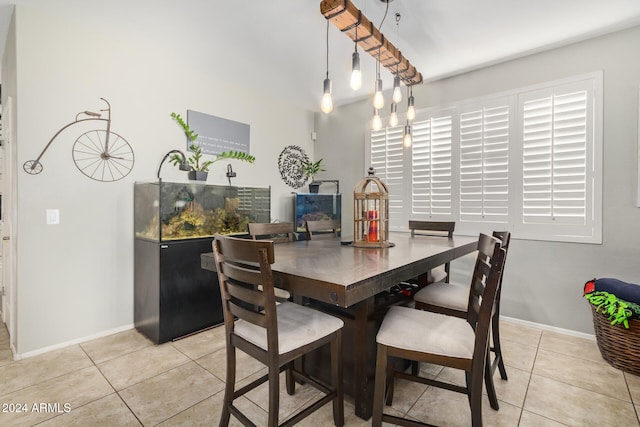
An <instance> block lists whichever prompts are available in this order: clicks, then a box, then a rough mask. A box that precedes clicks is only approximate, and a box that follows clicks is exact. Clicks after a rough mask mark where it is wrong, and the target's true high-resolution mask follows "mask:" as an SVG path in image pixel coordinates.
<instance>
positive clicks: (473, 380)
mask: <svg viewBox="0 0 640 427" xmlns="http://www.w3.org/2000/svg"><path fill="white" fill-rule="evenodd" d="M482 374H483V373H482V372H474V373H473V374H472V375H470V378H469V380H470V381H469V386H470V389H469V390H468V391H469V406H470V407H471V426H472V427H482V383H483V380H482V377H483V375H482Z"/></svg>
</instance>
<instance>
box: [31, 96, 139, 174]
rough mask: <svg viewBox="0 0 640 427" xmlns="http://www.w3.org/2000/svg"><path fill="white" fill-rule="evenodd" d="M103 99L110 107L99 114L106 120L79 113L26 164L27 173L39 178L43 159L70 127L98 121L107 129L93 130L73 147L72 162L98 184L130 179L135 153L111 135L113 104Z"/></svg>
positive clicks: (90, 113) (81, 136) (116, 136)
mask: <svg viewBox="0 0 640 427" xmlns="http://www.w3.org/2000/svg"><path fill="white" fill-rule="evenodd" d="M100 99H102V100H103V101H104V102H105V103H106V104H107V108H105V109H101V110H100V111H102V112H106V115H107V117H106V118H103V117H102V114H101V113H96V112H93V111H86V110H85V111H81V112H79V113H78V114H76V119H75V121H73V122H71V123H69V124H67V125H65V126H63V127H62V129H60V130H59V131H58V132H56V134H55V135H53V137H52V138H51V139H50V140H49V142H48V143H47V145H46V146H45V147H44V149H43V150H42V152H41V153H40V155H39V156H38V157H37V158H36V159H35V160H29V161H27V162H25V163H24V165H23V166H22V168H23V169H24V171H25V172H27V173H28V174H30V175H37V174H39V173H40V172H42V163H40V159H42V156H43V155H44V153H45V152H46V151H47V149H48V148H49V146H50V145H51V143H52V142H53V140H54V139H56V137H57V136H58V135H60V133H62V131H64V130H65V129H67V128H68V127H69V126H72V125H75V124H78V123H81V122H87V121H92V120H98V121H103V122H106V129H95V130H90V131H88V132H85V133H83V134H82V135H80V136H79V137H78V138H77V139H76V141H75V142H74V143H73V148H72V155H73V162H74V163H75V165H76V167H77V168H78V170H80V172H82V173H83V174H84V175H86V176H88V177H89V178H91V179H94V180H96V181H102V182H112V181H118V180H119V179H122V178H124V177H125V176H127V175H128V174H129V172H131V170H132V169H133V165H134V163H135V156H134V155H133V149H132V148H131V145H129V143H128V142H127V140H126V139H124V138H123V137H121V136H120V135H118V134H117V133H115V132H112V131H111V104H109V101H107V100H106V99H104V98H100ZM84 116H86V117H84ZM81 117H84V118H81Z"/></svg>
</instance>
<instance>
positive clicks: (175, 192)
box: [134, 181, 271, 242]
mask: <svg viewBox="0 0 640 427" xmlns="http://www.w3.org/2000/svg"><path fill="white" fill-rule="evenodd" d="M270 220H271V188H270V187H267V188H260V187H235V186H226V185H207V184H204V183H202V182H196V181H193V182H188V183H184V182H180V183H178V182H165V181H160V182H158V181H155V182H136V183H135V185H134V229H135V237H136V238H140V239H145V240H149V241H154V242H166V241H173V240H184V239H198V238H203V237H213V236H214V235H215V234H246V233H247V224H248V223H250V222H270Z"/></svg>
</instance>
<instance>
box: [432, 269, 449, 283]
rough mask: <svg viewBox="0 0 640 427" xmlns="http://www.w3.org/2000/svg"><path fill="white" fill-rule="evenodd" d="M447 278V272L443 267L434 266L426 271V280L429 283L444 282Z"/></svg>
mask: <svg viewBox="0 0 640 427" xmlns="http://www.w3.org/2000/svg"><path fill="white" fill-rule="evenodd" d="M446 278H447V272H446V270H445V269H444V267H436V268H432V269H431V270H429V271H427V281H428V282H429V283H434V282H444V279H446Z"/></svg>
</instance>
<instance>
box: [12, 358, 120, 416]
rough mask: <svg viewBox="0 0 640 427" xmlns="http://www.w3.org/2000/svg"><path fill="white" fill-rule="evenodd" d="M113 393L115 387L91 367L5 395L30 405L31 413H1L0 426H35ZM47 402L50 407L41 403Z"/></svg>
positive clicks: (28, 408) (28, 406)
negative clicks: (42, 405) (44, 406)
mask: <svg viewBox="0 0 640 427" xmlns="http://www.w3.org/2000/svg"><path fill="white" fill-rule="evenodd" d="M113 392H114V390H113V388H112V387H111V386H110V385H109V383H107V381H106V380H105V379H104V377H103V376H102V374H100V371H98V369H97V368H96V367H95V366H91V367H88V368H85V369H81V370H79V371H75V372H71V373H68V374H65V375H63V376H60V377H56V378H53V379H50V380H48V381H45V382H42V383H39V384H38V385H35V386H31V387H27V388H23V389H21V390H19V391H16V392H14V393H11V394H9V395H5V396H3V397H2V401H3V402H20V403H23V404H25V405H27V413H26V414H25V413H0V425H2V426H12V427H16V426H31V425H35V424H37V423H39V422H41V421H45V420H48V419H50V418H53V417H54V416H58V415H61V414H64V413H65V410H70V411H71V412H73V411H74V410H76V409H77V408H80V407H82V406H83V405H85V404H87V403H89V402H92V401H94V400H98V399H100V398H102V397H104V396H107V395H109V394H112V393H113ZM43 403H44V404H50V406H48V407H46V408H43V407H41V406H40V404H43ZM34 405H35V406H34ZM65 405H68V406H65Z"/></svg>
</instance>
